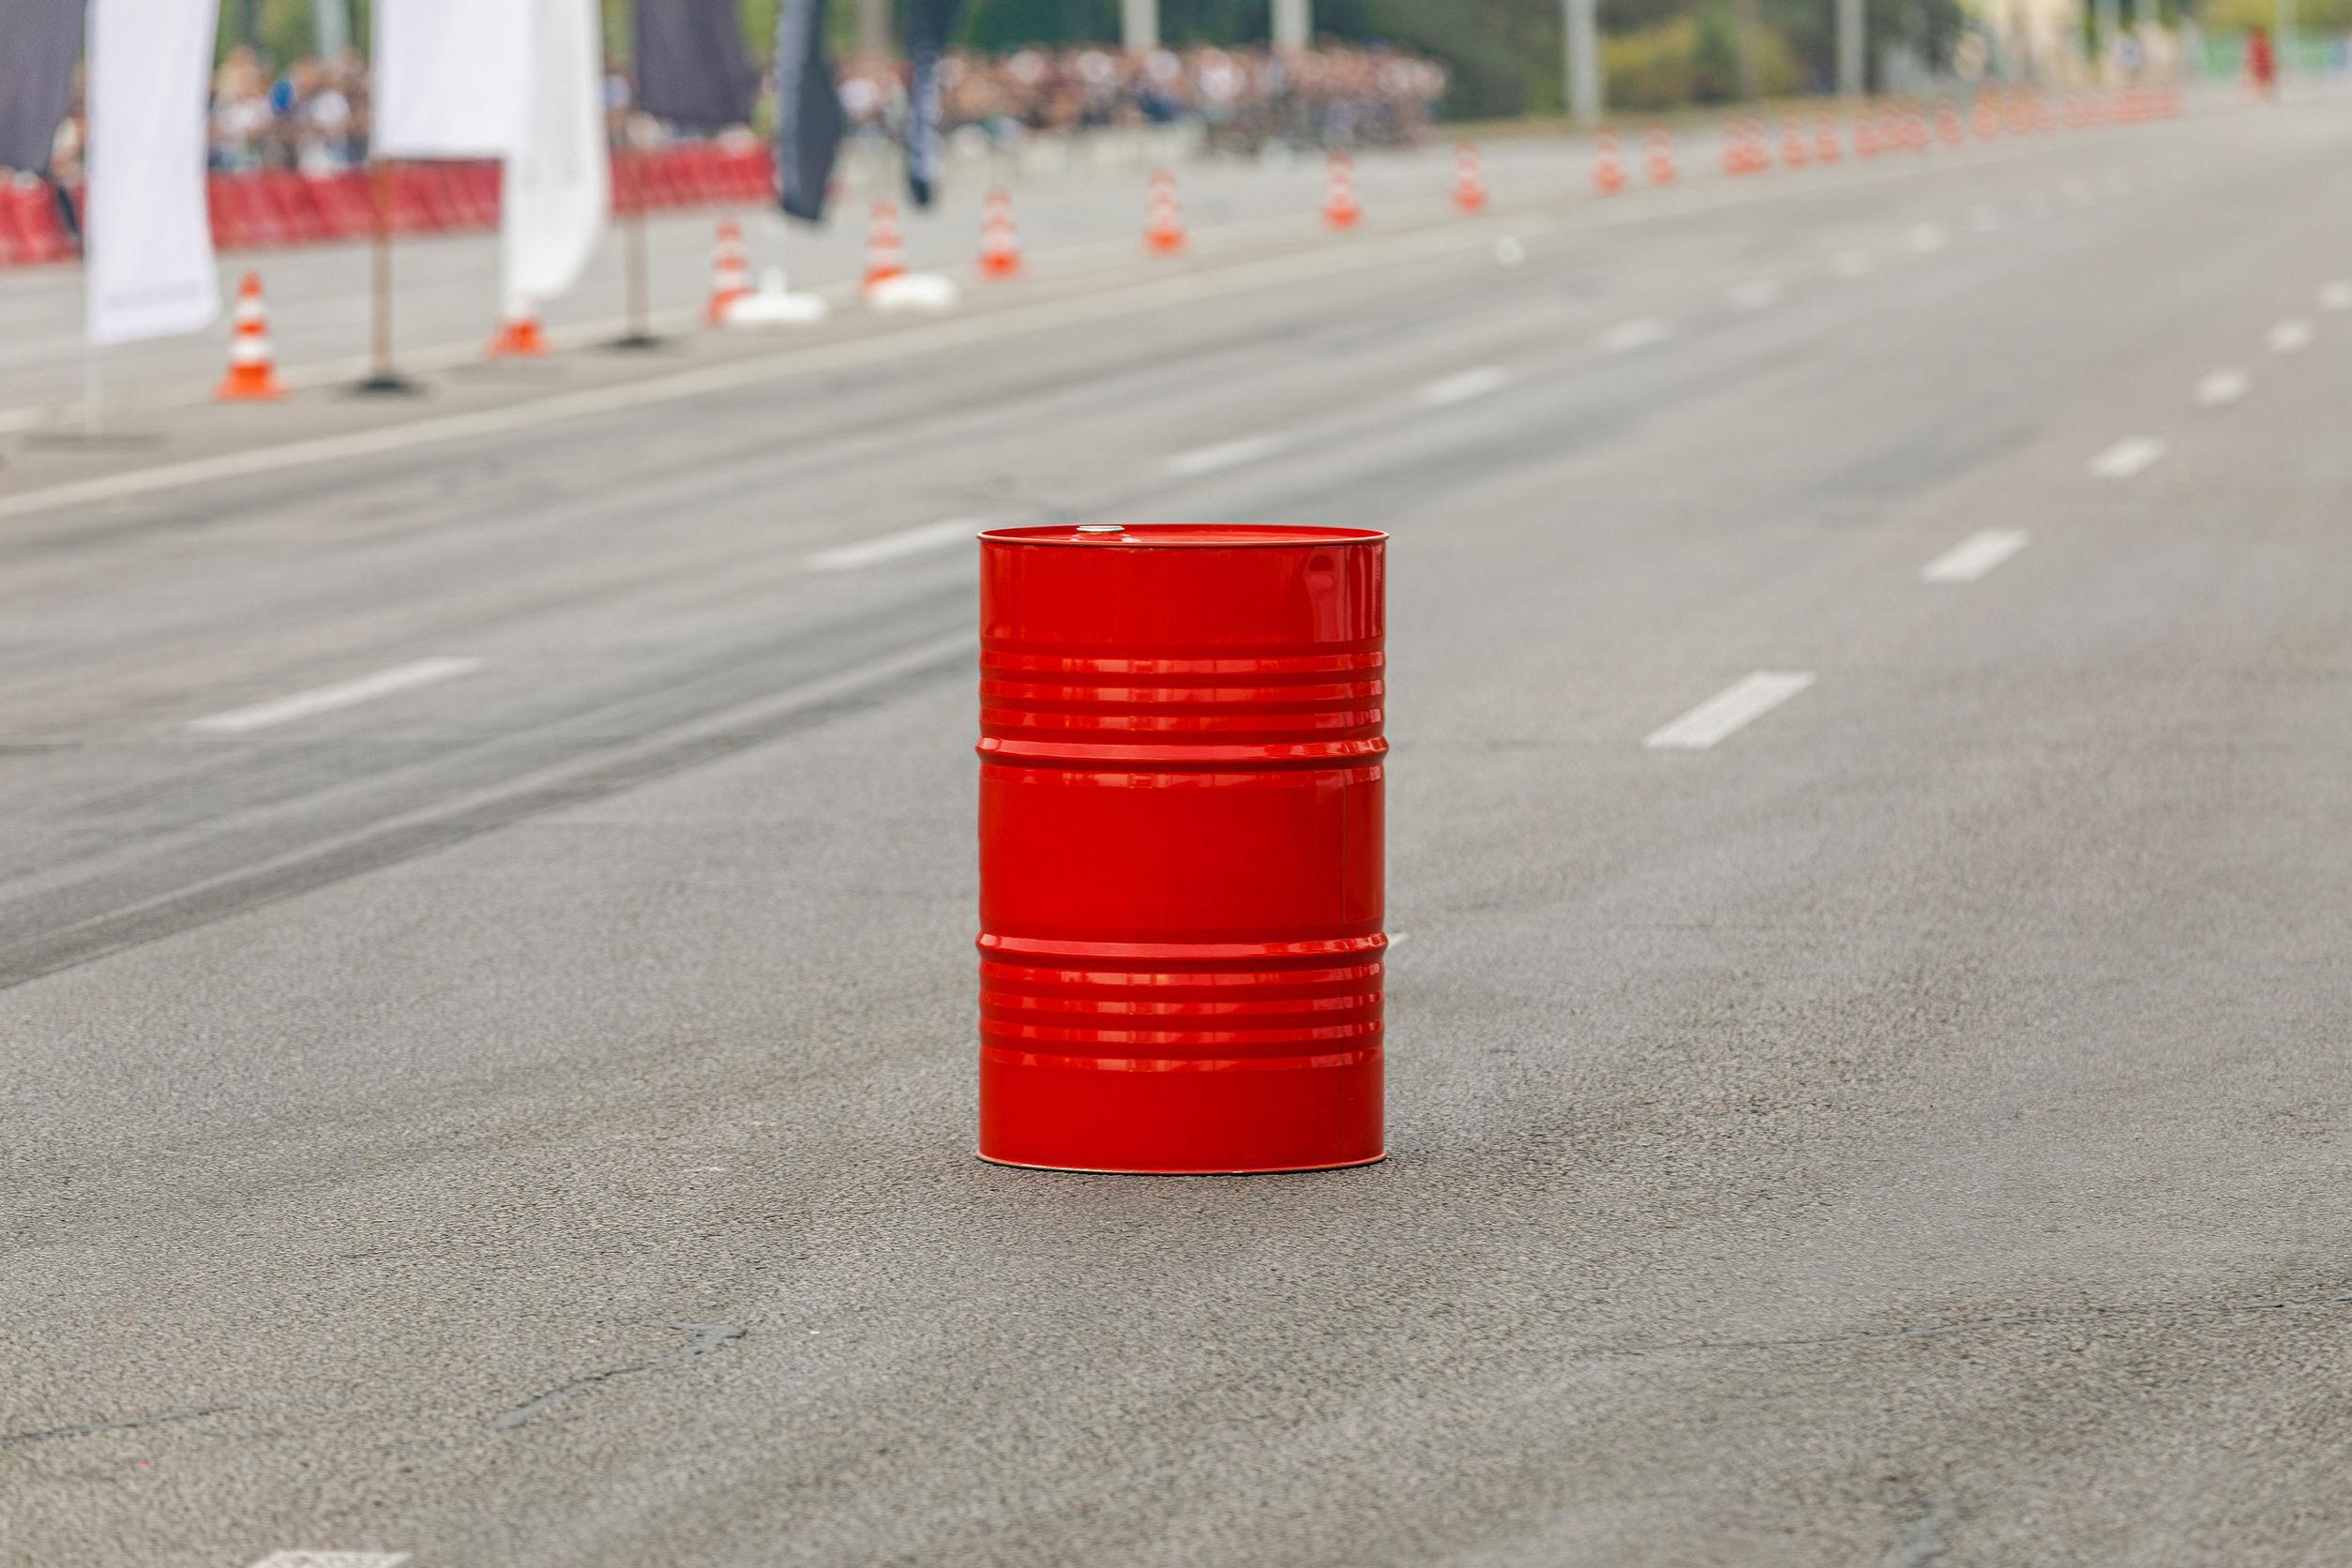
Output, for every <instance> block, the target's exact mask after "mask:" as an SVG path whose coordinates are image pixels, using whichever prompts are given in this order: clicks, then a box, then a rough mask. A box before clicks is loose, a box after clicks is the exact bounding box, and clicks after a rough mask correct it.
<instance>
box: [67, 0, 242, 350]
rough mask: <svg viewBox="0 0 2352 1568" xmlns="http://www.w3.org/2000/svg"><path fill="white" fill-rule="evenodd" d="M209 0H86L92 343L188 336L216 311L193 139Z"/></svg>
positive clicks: (206, 71)
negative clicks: (181, 334) (171, 335)
mask: <svg viewBox="0 0 2352 1568" xmlns="http://www.w3.org/2000/svg"><path fill="white" fill-rule="evenodd" d="M218 22H219V0H90V13H89V30H88V34H87V38H88V46H87V47H88V53H89V75H88V79H87V84H86V87H85V89H84V90H85V92H86V94H87V99H88V108H89V146H88V151H87V158H88V163H89V170H90V178H89V198H88V204H87V208H86V211H85V213H84V221H85V225H86V230H87V233H88V234H89V249H88V258H87V260H86V262H85V263H84V268H85V282H86V284H87V294H88V312H89V332H90V341H91V342H93V343H127V342H129V341H130V340H132V339H137V338H160V337H165V336H167V335H169V334H171V333H174V332H194V331H197V330H199V329H200V328H202V327H204V326H205V325H206V324H209V323H210V322H211V321H212V320H213V318H214V317H216V316H218V315H219V314H220V275H219V269H218V268H217V267H216V266H215V264H214V263H213V256H212V218H211V215H210V213H208V212H207V211H206V210H205V204H204V136H205V119H206V106H207V100H208V98H209V93H210V88H211V79H212V41H213V29H214V27H215V25H216V24H217V23H218Z"/></svg>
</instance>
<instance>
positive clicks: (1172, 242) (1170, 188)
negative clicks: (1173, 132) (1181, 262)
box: [1143, 169, 1184, 256]
mask: <svg viewBox="0 0 2352 1568" xmlns="http://www.w3.org/2000/svg"><path fill="white" fill-rule="evenodd" d="M1143 249H1146V250H1149V251H1151V252H1152V253H1153V254H1154V255H1158V256H1174V255H1179V254H1182V253H1183V251H1184V208H1183V207H1181V206H1179V205H1178V204H1177V202H1176V172H1175V171H1174V170H1172V169H1154V170H1153V171H1152V196H1151V204H1150V205H1149V207H1148V208H1147V209H1146V211H1145V215H1144V219H1143Z"/></svg>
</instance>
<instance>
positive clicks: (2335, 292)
mask: <svg viewBox="0 0 2352 1568" xmlns="http://www.w3.org/2000/svg"><path fill="white" fill-rule="evenodd" d="M2319 308H2320V309H2323V310H2352V279H2337V280H2336V281H2334V282H2332V283H2323V284H2321V285H2320V288H2319Z"/></svg>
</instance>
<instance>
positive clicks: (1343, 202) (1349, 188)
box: [1323, 153, 1364, 229]
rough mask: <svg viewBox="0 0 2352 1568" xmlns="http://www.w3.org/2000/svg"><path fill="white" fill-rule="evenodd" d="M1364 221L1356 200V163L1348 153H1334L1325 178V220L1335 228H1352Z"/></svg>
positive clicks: (1326, 224)
mask: <svg viewBox="0 0 2352 1568" xmlns="http://www.w3.org/2000/svg"><path fill="white" fill-rule="evenodd" d="M1362 221H1364V207H1363V205H1362V204H1360V203H1359V202H1357V200H1356V163H1355V159H1354V158H1349V156H1348V155H1347V154H1346V153H1334V154H1332V155H1331V162H1330V165H1329V168H1328V170H1327V172H1326V173H1325V174H1324V178H1323V222H1324V224H1325V226H1326V227H1329V228H1333V229H1352V228H1354V227H1355V226H1356V225H1357V224H1358V223H1361V222H1362Z"/></svg>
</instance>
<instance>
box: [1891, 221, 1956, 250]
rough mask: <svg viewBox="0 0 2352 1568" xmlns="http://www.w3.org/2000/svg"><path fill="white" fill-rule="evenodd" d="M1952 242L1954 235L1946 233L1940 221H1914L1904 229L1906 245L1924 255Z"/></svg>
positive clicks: (1904, 242)
mask: <svg viewBox="0 0 2352 1568" xmlns="http://www.w3.org/2000/svg"><path fill="white" fill-rule="evenodd" d="M1951 243H1952V236H1951V235H1949V234H1945V233H1944V231H1943V226H1942V225H1941V224H1938V223H1914V224H1912V225H1911V226H1910V227H1909V228H1907V229H1906V230H1904V231H1903V244H1904V246H1905V247H1906V248H1907V249H1911V250H1915V251H1917V252H1918V253H1919V254H1921V255H1922V256H1924V255H1926V254H1927V253H1928V252H1930V251H1933V250H1941V249H1943V248H1944V247H1945V246H1947V245H1949V244H1951Z"/></svg>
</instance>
